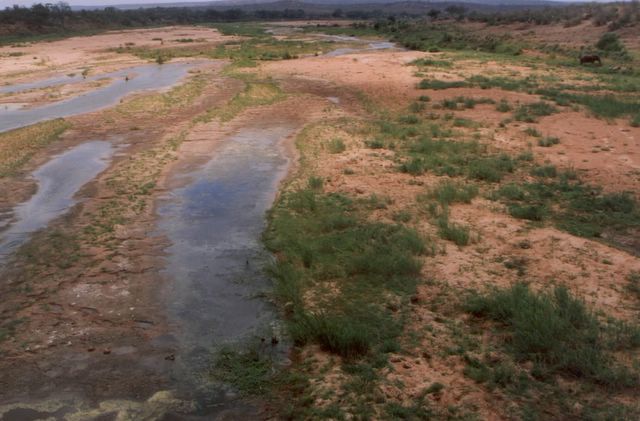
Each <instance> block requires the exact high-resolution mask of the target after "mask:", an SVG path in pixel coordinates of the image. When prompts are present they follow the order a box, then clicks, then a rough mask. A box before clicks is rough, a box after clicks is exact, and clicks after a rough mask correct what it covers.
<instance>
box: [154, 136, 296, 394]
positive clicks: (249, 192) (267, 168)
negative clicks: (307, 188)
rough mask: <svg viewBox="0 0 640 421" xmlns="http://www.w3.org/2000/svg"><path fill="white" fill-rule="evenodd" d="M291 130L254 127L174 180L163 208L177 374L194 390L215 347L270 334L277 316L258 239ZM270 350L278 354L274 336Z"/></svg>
mask: <svg viewBox="0 0 640 421" xmlns="http://www.w3.org/2000/svg"><path fill="white" fill-rule="evenodd" d="M292 131H293V128H291V127H287V126H276V127H270V128H261V129H257V128H249V129H243V130H241V131H240V132H239V133H238V134H236V135H233V136H230V137H229V138H227V139H226V140H225V142H224V143H223V144H222V145H220V146H219V147H218V148H217V149H216V150H215V151H214V153H213V154H212V155H213V158H212V159H211V160H210V161H209V162H208V163H206V164H204V165H202V166H201V167H199V168H197V169H196V170H194V171H193V172H190V173H188V174H184V175H181V176H180V177H178V180H174V181H182V182H183V183H184V184H183V187H180V188H177V189H175V190H173V191H172V193H171V194H170V195H169V196H167V197H165V198H164V200H163V201H164V203H162V204H161V205H160V206H159V210H158V213H159V216H160V224H159V228H160V231H161V232H162V233H164V234H165V235H167V236H168V237H169V239H170V240H171V242H172V245H171V246H170V247H169V248H167V249H166V252H167V253H168V258H167V265H166V268H167V269H166V273H165V274H166V276H167V277H168V278H169V279H170V282H169V286H168V288H167V291H166V297H167V301H168V306H169V319H170V321H171V323H172V325H173V334H174V335H175V336H176V338H177V340H178V343H179V344H180V345H179V348H180V349H181V352H180V358H177V359H176V367H177V369H176V373H175V376H176V378H177V380H178V382H182V383H186V384H188V386H189V387H191V388H198V387H200V388H202V387H205V388H206V387H207V386H206V385H203V380H202V373H203V372H206V370H207V367H208V365H209V364H211V355H212V354H211V353H212V350H215V349H219V348H220V347H221V346H224V345H226V344H234V343H239V342H242V341H244V340H246V339H248V338H252V337H256V336H261V335H272V333H271V332H272V330H271V329H272V328H273V324H274V320H275V315H274V313H273V311H272V309H271V308H270V306H269V305H268V303H266V302H265V300H263V299H261V298H259V296H260V295H261V293H263V292H264V291H266V290H268V289H269V288H270V282H269V280H268V278H267V277H266V275H265V274H264V272H263V270H264V265H265V263H266V261H267V260H266V259H268V258H269V257H268V255H267V254H266V252H265V250H264V249H263V246H262V244H261V242H260V237H261V234H262V232H263V231H264V229H265V223H266V222H265V212H266V211H267V210H268V209H269V208H270V207H271V205H272V203H273V200H274V197H275V194H276V192H277V188H278V184H279V182H280V181H281V180H282V178H283V177H284V175H285V173H286V169H287V164H288V159H287V158H286V155H285V152H284V151H283V150H282V146H281V141H282V139H284V138H286V137H287V136H288V135H289V134H291V133H292ZM265 332H267V333H265ZM280 346H282V345H280ZM265 347H267V348H270V349H269V350H268V352H271V353H273V354H274V355H275V354H277V353H278V352H280V351H278V348H279V346H275V347H273V346H272V344H271V336H268V341H265ZM198 375H199V377H200V378H199V379H198V380H195V379H194V378H195V377H197V376H198ZM205 383H206V381H205ZM212 387H213V386H212ZM218 387H219V385H218ZM218 392H220V391H219V390H218V391H216V389H215V387H214V389H213V390H208V391H207V394H208V395H209V399H213V401H214V402H213V403H211V405H214V406H216V405H217V406H219V405H221V402H223V403H224V401H225V400H228V399H229V396H227V394H225V393H224V391H222V392H220V393H218ZM216 393H218V394H217V395H216ZM212 396H213V398H212ZM223 403H222V404H223Z"/></svg>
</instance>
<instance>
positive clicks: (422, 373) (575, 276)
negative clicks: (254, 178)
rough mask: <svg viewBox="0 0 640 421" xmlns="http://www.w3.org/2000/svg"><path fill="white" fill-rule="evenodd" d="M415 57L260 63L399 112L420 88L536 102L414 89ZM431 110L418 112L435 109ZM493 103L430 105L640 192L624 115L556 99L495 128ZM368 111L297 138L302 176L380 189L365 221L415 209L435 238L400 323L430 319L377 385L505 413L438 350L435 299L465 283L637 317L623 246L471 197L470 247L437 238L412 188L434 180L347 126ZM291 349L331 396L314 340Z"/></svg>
mask: <svg viewBox="0 0 640 421" xmlns="http://www.w3.org/2000/svg"><path fill="white" fill-rule="evenodd" d="M424 56H425V54H424V53H415V52H380V53H363V54H353V55H348V56H342V57H336V58H324V57H322V58H306V59H301V60H296V61H292V62H273V63H268V64H265V65H263V66H262V71H264V72H266V74H270V75H274V76H275V77H277V78H278V79H281V80H288V79H289V78H297V79H303V80H309V81H313V82H317V83H327V84H331V85H334V86H337V87H339V88H340V89H343V90H344V91H345V92H361V93H362V94H364V97H365V98H367V99H369V100H370V102H371V103H372V104H374V107H376V106H378V107H381V108H382V109H392V110H396V111H401V110H403V109H405V107H408V106H409V105H410V103H411V102H412V101H414V100H415V99H416V98H418V97H419V96H420V95H428V96H429V97H430V98H431V103H430V104H434V103H438V102H440V101H442V100H445V99H452V98H455V97H458V96H464V97H468V98H475V99H480V98H489V99H491V100H493V101H495V102H496V103H498V102H499V101H500V100H503V99H504V100H506V101H508V102H509V103H510V104H511V105H512V106H516V105H518V104H527V103H532V102H537V101H540V100H541V99H540V97H538V96H536V95H529V94H525V93H516V92H508V91H503V90H499V89H475V88H456V89H446V90H418V89H416V85H417V83H418V82H419V80H420V78H419V77H416V76H415V75H414V73H415V71H416V68H415V67H413V66H408V65H407V63H409V62H411V61H412V60H414V59H416V58H419V57H424ZM465 63H466V61H465ZM525 69H526V72H525V73H528V72H529V71H531V69H530V68H528V67H527V68H525ZM486 70H487V69H486V68H483V67H482V66H480V65H477V64H475V63H474V64H473V65H471V66H469V67H467V66H463V65H459V64H456V65H455V66H454V67H453V68H452V69H451V70H447V69H444V70H443V69H437V70H434V71H433V73H429V76H431V77H435V78H437V79H442V80H462V79H464V78H466V77H468V76H470V75H474V74H486V73H483V72H484V71H486ZM523 70H524V69H519V68H517V66H515V67H514V66H511V65H504V66H502V65H500V64H497V63H496V64H494V65H493V66H490V69H489V72H493V74H496V75H505V74H506V75H508V74H510V73H512V72H516V73H520V72H521V71H523ZM365 103H366V102H365ZM429 107H430V106H428V107H427V110H426V111H424V113H425V114H426V113H430V112H433V108H429ZM495 108H496V106H495V105H490V104H487V105H477V106H476V107H474V108H473V109H466V110H459V111H449V110H437V111H436V113H445V112H451V113H452V114H453V115H454V116H455V117H464V118H467V119H471V120H473V121H475V122H477V123H478V124H479V127H477V128H476V129H474V130H473V132H474V133H476V134H477V135H478V139H479V141H480V142H481V143H484V144H487V145H489V147H490V148H493V149H494V150H497V151H505V152H512V153H520V152H523V151H528V150H532V151H533V152H534V154H535V156H536V160H537V161H538V162H541V163H542V162H550V163H553V164H556V165H558V166H559V167H562V168H573V169H577V170H579V172H580V176H581V177H582V178H583V179H584V180H586V181H588V182H589V183H592V184H593V185H595V186H602V187H604V188H605V190H607V191H621V190H630V191H633V192H634V193H635V194H636V195H637V194H638V193H639V192H638V189H637V186H638V181H639V179H638V176H639V173H638V156H639V155H638V154H639V153H640V143H639V142H640V129H638V128H633V127H630V126H629V124H628V122H627V121H616V122H607V121H605V120H602V119H598V118H595V117H592V116H590V115H588V114H587V113H586V112H585V111H581V112H575V111H571V110H569V109H568V108H562V109H561V110H560V112H558V113H557V114H554V115H551V116H548V117H543V118H542V119H540V121H539V122H538V123H530V124H529V123H526V124H525V123H518V122H516V123H507V124H506V126H503V125H501V122H503V121H504V120H505V119H507V118H509V117H511V116H512V115H511V113H503V112H499V111H497V110H496V109H495ZM366 115H367V114H366V113H364V112H360V111H357V110H356V109H354V110H352V111H351V112H349V114H348V116H349V117H350V119H348V120H347V121H346V122H345V121H341V120H339V119H338V120H334V121H327V122H324V123H322V124H320V125H318V126H316V127H314V128H312V131H311V132H310V133H309V134H307V136H306V137H305V139H307V140H305V143H304V144H305V145H306V146H305V147H306V148H308V149H309V151H311V152H308V153H309V154H311V155H312V156H313V157H314V159H313V160H312V161H309V162H306V168H307V169H308V174H314V175H316V176H319V177H321V178H322V179H323V180H325V184H324V188H325V191H327V192H340V193H346V194H348V195H350V196H352V197H357V198H367V197H370V196H371V195H375V196H377V197H379V198H384V200H385V203H386V206H384V207H383V209H378V210H375V211H373V213H372V216H371V218H373V219H376V220H383V221H386V222H393V221H394V219H393V215H394V214H397V213H398V212H400V211H407V212H410V213H411V214H412V215H413V218H414V219H413V220H412V222H411V225H412V226H414V227H415V228H417V229H418V230H419V231H420V232H421V233H423V234H424V235H425V236H428V237H429V238H431V239H433V240H434V241H435V242H436V244H437V246H436V253H435V256H433V257H428V258H425V262H424V269H423V277H424V279H425V280H428V282H425V284H424V285H421V286H419V288H418V297H417V299H416V300H415V303H414V304H413V305H412V307H411V323H410V327H409V330H414V331H417V332H424V330H425V328H426V326H430V329H429V330H430V332H429V333H427V334H425V335H426V336H424V337H422V338H421V339H420V342H419V344H418V345H417V346H416V347H415V349H414V350H413V351H411V352H409V353H408V355H407V354H406V353H403V354H402V355H396V356H393V357H392V358H391V366H392V367H391V368H390V369H388V370H387V371H385V374H384V376H385V379H386V380H387V381H385V382H383V384H382V386H380V389H381V390H380V392H381V394H382V396H384V397H385V398H386V399H388V400H390V401H394V402H399V403H402V404H406V405H408V406H410V405H411V404H412V403H414V402H416V401H417V399H418V398H419V396H421V393H423V392H424V390H425V389H427V388H428V387H429V386H430V385H432V384H433V383H441V384H442V385H444V388H443V390H442V391H440V392H438V393H434V394H429V395H428V396H427V399H428V401H429V402H430V404H431V405H432V406H435V407H437V408H441V409H442V408H446V407H448V406H449V405H457V406H458V407H462V408H467V409H469V410H470V411H472V412H473V413H475V414H476V415H477V416H479V417H480V418H481V419H505V418H509V417H510V416H513V412H512V411H513V410H514V405H512V404H511V403H510V402H509V400H510V398H509V397H508V396H507V395H506V394H505V393H503V392H501V391H500V390H493V391H489V390H488V389H487V388H486V387H485V386H483V385H480V384H477V383H475V382H474V381H472V380H471V379H469V378H468V377H466V376H465V374H464V373H463V371H464V368H465V366H466V362H465V361H463V360H462V358H461V357H460V356H459V355H450V354H448V353H447V349H448V348H449V347H451V346H453V345H455V344H456V335H457V333H455V331H452V328H451V326H449V323H448V322H447V323H445V321H443V320H442V319H443V316H442V312H441V311H434V310H433V306H434V304H433V303H434V301H435V300H436V298H434V297H445V298H444V300H445V301H446V300H449V301H450V302H457V301H458V300H459V297H460V294H463V293H464V292H465V291H468V290H484V289H485V288H487V287H507V286H509V285H511V284H513V283H514V282H517V281H523V280H526V281H527V282H529V283H530V284H531V285H532V286H533V288H534V289H548V288H550V287H551V286H553V285H560V284H563V285H566V286H568V287H569V288H570V290H571V291H573V292H574V293H575V294H576V295H577V296H579V297H581V298H583V299H584V300H585V301H586V302H587V303H588V304H590V305H592V306H593V307H594V308H595V309H597V310H602V311H603V312H604V314H607V315H611V316H614V317H618V318H621V319H624V320H630V321H632V320H635V319H636V318H637V314H638V313H637V312H638V309H639V307H640V306H639V304H638V298H637V297H635V296H633V295H631V294H629V292H628V289H627V282H628V281H627V277H628V276H629V274H630V273H632V272H635V271H638V270H640V259H638V258H637V257H634V256H633V255H631V254H629V253H627V252H625V251H623V250H620V249H617V248H614V247H610V246H608V245H606V244H603V243H601V242H597V241H592V240H589V239H585V238H579V237H575V236H572V235H570V234H567V233H565V232H562V231H559V230H557V229H555V228H553V227H549V226H535V225H531V224H528V223H526V222H523V221H521V220H516V219H514V218H512V217H510V216H509V215H508V214H507V212H506V209H504V208H503V207H502V206H501V205H499V204H497V203H496V202H491V201H488V200H485V199H482V198H478V199H475V200H473V202H472V203H471V204H469V205H454V206H452V208H451V220H452V221H454V222H457V223H462V224H465V225H467V226H469V227H471V232H472V243H471V244H470V245H468V246H465V247H458V246H456V245H454V244H453V243H450V242H447V241H444V240H437V236H438V235H437V228H436V227H435V226H434V223H433V222H432V221H429V217H428V216H427V215H425V213H424V212H423V211H420V210H419V209H418V205H417V204H416V197H417V196H418V195H419V194H423V193H426V192H427V191H429V189H431V188H433V187H435V186H436V185H437V183H438V182H439V181H441V180H442V179H443V178H442V177H436V176H434V175H429V174H426V175H423V176H411V175H408V174H402V173H400V172H399V171H398V159H397V154H396V152H394V151H393V150H387V149H375V150H373V149H370V148H368V147H366V146H365V141H366V140H368V139H367V138H366V136H364V135H362V134H361V133H359V131H358V130H357V126H358V124H360V123H359V121H360V118H361V117H363V116H365V117H364V120H365V121H366V120H367V119H368V117H366ZM527 127H533V128H536V129H537V130H538V131H540V132H541V133H542V134H543V136H557V137H558V138H559V139H560V144H559V145H554V146H553V147H540V146H538V145H537V138H532V137H531V136H529V135H527V134H525V133H523V131H524V130H525V128H527ZM332 139H341V140H342V141H343V142H344V144H345V145H346V151H344V152H342V153H330V152H329V151H328V150H327V148H326V146H325V145H326V144H328V142H329V141H331V140H332ZM305 174H307V173H305ZM299 180H301V181H300V182H301V183H303V182H304V180H306V178H305V177H299ZM445 312H446V313H447V315H448V316H449V317H453V318H454V319H455V320H456V322H455V323H464V321H465V316H464V315H461V314H460V312H459V309H455V308H452V307H451V306H449V307H447V306H445ZM419 350H425V351H424V352H422V351H419ZM300 358H301V360H303V361H309V360H311V361H313V364H312V366H313V368H312V369H311V372H313V373H315V375H316V376H317V377H318V380H314V381H317V383H314V384H315V386H314V387H317V388H318V390H319V392H318V393H317V396H318V398H317V400H316V402H315V405H317V406H318V407H328V406H329V405H330V404H331V403H336V402H337V401H336V400H333V399H331V398H321V397H320V396H323V392H322V391H324V392H327V393H328V391H332V393H333V392H335V391H336V390H338V391H341V390H342V387H343V385H344V381H345V376H344V373H342V371H341V369H340V368H339V367H340V363H339V361H336V360H334V358H335V357H330V356H329V355H328V354H326V353H324V352H323V351H322V350H321V349H318V348H316V347H309V348H307V349H305V350H304V351H303V352H302V355H301V356H300ZM327 367H330V368H327ZM396 385H402V386H396ZM337 395H340V393H337ZM324 396H325V397H326V396H327V395H326V393H325V394H324ZM628 397H629V396H626V395H625V394H621V395H620V396H617V397H616V398H615V399H617V400H619V401H621V402H625V401H626V400H627V398H628ZM338 404H339V403H338ZM574 415H575V414H574Z"/></svg>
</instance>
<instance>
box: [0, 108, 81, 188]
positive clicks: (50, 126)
mask: <svg viewBox="0 0 640 421" xmlns="http://www.w3.org/2000/svg"><path fill="white" fill-rule="evenodd" d="M69 127H71V124H70V123H69V122H67V121H65V120H63V119H61V118H60V119H56V120H49V121H45V122H42V123H36V124H34V125H31V126H27V127H22V128H20V129H15V130H10V131H8V132H4V133H0V177H6V176H8V175H11V174H13V173H15V172H16V171H17V170H19V169H20V167H22V165H24V164H25V163H26V162H27V161H28V160H29V159H30V158H31V157H32V156H33V154H35V153H36V152H37V151H38V150H40V149H42V148H43V147H45V146H47V145H48V144H50V143H51V142H54V141H56V140H57V139H58V138H59V137H60V135H62V133H64V132H65V131H66V130H67V129H68V128H69Z"/></svg>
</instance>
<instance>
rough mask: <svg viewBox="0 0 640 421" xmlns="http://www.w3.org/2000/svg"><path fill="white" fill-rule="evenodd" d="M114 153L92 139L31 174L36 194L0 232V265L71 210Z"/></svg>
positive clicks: (103, 143)
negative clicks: (80, 193) (85, 186)
mask: <svg viewBox="0 0 640 421" xmlns="http://www.w3.org/2000/svg"><path fill="white" fill-rule="evenodd" d="M114 151H115V148H114V147H113V146H112V145H111V143H110V142H105V141H101V140H94V141H90V142H86V143H83V144H81V145H78V146H76V147H74V148H72V149H69V150H68V151H66V152H64V153H62V154H60V155H57V156H55V157H53V158H52V159H51V160H50V161H49V162H47V163H46V164H44V165H42V166H41V167H40V168H38V169H37V170H36V171H34V173H33V174H32V177H33V178H34V179H35V180H36V182H37V183H38V190H37V192H36V194H34V195H33V196H32V197H31V198H30V199H29V200H28V201H26V202H24V203H22V204H20V205H18V206H16V207H15V209H14V211H13V219H14V221H13V222H12V223H10V224H9V226H8V228H7V229H6V230H4V231H0V263H2V262H3V261H4V260H5V259H6V258H7V256H9V255H10V254H11V253H12V252H14V251H15V250H16V249H17V248H18V247H19V246H21V245H22V244H24V242H25V241H26V240H27V239H28V238H29V235H30V234H31V233H33V232H35V231H37V230H39V229H42V228H45V227H46V226H47V225H48V223H49V222H51V221H52V220H53V219H55V218H57V217H59V216H61V215H63V214H64V213H66V212H67V211H68V210H69V209H71V207H73V206H74V205H75V204H76V203H77V202H78V199H77V198H75V197H74V196H75V194H76V193H77V192H78V191H79V190H80V189H81V188H82V186H84V185H85V184H87V183H88V182H89V181H91V180H92V179H93V178H94V177H96V176H97V175H98V174H100V173H101V172H102V171H103V170H104V169H105V168H106V167H107V165H109V160H110V158H111V156H112V155H113V153H114Z"/></svg>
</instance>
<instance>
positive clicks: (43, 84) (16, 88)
mask: <svg viewBox="0 0 640 421" xmlns="http://www.w3.org/2000/svg"><path fill="white" fill-rule="evenodd" d="M98 77H99V76H93V77H91V78H87V79H86V80H95V79H97V78H98ZM82 80H84V79H83V77H82V75H81V74H78V75H73V76H54V77H50V78H48V79H41V80H37V81H35V82H26V83H14V84H11V85H5V86H0V94H15V93H17V92H24V91H29V90H31V89H41V88H49V87H51V86H58V85H66V84H68V83H76V82H80V81H82Z"/></svg>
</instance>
